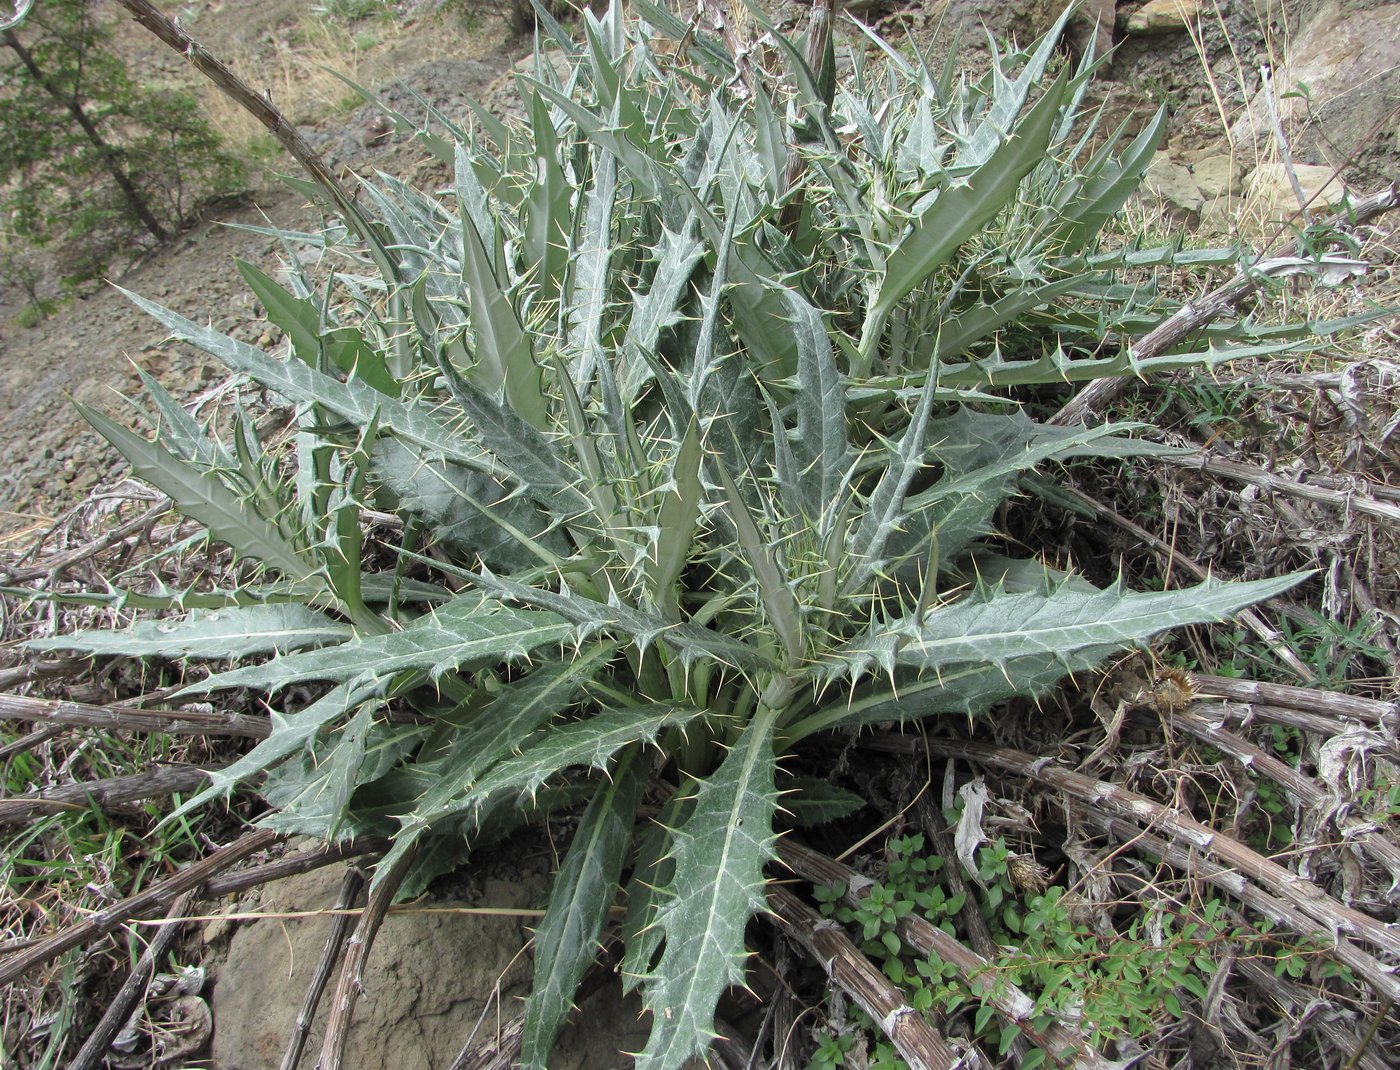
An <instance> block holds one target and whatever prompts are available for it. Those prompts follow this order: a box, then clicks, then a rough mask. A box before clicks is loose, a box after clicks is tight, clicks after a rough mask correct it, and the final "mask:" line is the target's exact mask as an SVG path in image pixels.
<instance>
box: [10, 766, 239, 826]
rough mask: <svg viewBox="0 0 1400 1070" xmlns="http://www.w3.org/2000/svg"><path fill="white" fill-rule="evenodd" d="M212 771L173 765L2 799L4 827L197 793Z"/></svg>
mask: <svg viewBox="0 0 1400 1070" xmlns="http://www.w3.org/2000/svg"><path fill="white" fill-rule="evenodd" d="M212 771H213V770H210V769H204V768H201V767H199V766H196V765H171V766H166V767H164V768H160V769H147V770H146V771H145V772H144V773H133V774H131V775H130V776H113V777H106V778H104V779H102V780H90V781H86V782H84V783H78V784H65V785H64V786H63V787H61V788H43V789H41V790H39V791H34V792H29V793H28V794H26V795H20V796H17V797H16V798H13V799H0V825H15V824H19V823H20V822H23V821H32V820H34V818H36V817H42V816H44V815H45V814H53V813H58V812H60V811H63V810H86V809H87V808H88V807H89V806H91V805H93V804H94V803H96V804H97V806H98V808H99V809H103V810H106V809H111V808H114V807H119V806H121V805H122V804H123V803H130V802H135V801H136V800H138V799H149V798H152V797H154V796H157V795H174V794H175V793H176V792H181V791H194V790H195V789H196V788H201V787H203V786H204V785H205V783H206V782H207V781H208V779H209V774H210V772H212Z"/></svg>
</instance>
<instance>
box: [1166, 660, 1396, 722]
mask: <svg viewBox="0 0 1400 1070" xmlns="http://www.w3.org/2000/svg"><path fill="white" fill-rule="evenodd" d="M1190 680H1191V687H1192V689H1193V690H1194V691H1195V692H1196V693H1197V694H1200V695H1214V696H1215V697H1216V698H1224V699H1229V700H1230V701H1231V702H1257V703H1262V704H1264V705H1268V706H1285V707H1287V708H1288V709H1292V710H1304V711H1307V712H1311V713H1320V714H1322V715H1324V716H1327V717H1340V718H1342V719H1343V720H1347V721H1356V722H1359V723H1360V724H1363V725H1368V726H1374V725H1385V724H1387V723H1393V722H1395V721H1396V719H1397V718H1400V703H1397V702H1381V701H1379V700H1378V699H1373V698H1362V697H1361V696H1359V695H1345V694H1342V693H1341V692H1340V691H1320V690H1315V689H1313V688H1310V687H1293V686H1291V685H1289V684H1267V683H1260V682H1259V681H1257V680H1236V679H1233V678H1231V677H1227V676H1209V675H1206V674H1204V673H1191V674H1190Z"/></svg>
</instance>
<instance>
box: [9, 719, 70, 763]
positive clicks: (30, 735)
mask: <svg viewBox="0 0 1400 1070" xmlns="http://www.w3.org/2000/svg"><path fill="white" fill-rule="evenodd" d="M61 735H63V729H61V728H54V727H52V726H49V727H47V728H36V729H34V731H32V732H26V733H25V734H24V735H22V736H20V737H19V739H16V740H12V741H11V742H9V743H6V744H5V745H4V746H3V747H0V762H8V761H9V760H10V759H11V758H13V757H14V756H15V755H16V754H23V753H25V752H26V751H31V750H33V749H34V748H35V747H38V746H40V745H41V744H44V743H47V742H48V741H49V740H51V739H53V738H54V737H55V736H61Z"/></svg>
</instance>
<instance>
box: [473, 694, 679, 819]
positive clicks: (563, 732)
mask: <svg viewBox="0 0 1400 1070" xmlns="http://www.w3.org/2000/svg"><path fill="white" fill-rule="evenodd" d="M704 716H707V712H706V711H705V710H701V709H697V708H696V707H694V706H684V705H680V704H677V703H673V702H652V703H646V704H644V705H640V706H624V707H620V708H617V709H601V710H599V711H598V712H597V713H595V714H594V715H593V716H591V717H588V718H585V719H584V720H581V721H570V722H568V723H567V724H561V725H556V726H554V727H552V728H551V729H550V730H549V731H548V732H546V733H543V734H542V735H540V736H539V737H538V738H537V740H536V741H535V742H534V743H532V744H529V745H527V746H525V747H524V748H523V749H522V750H521V751H520V753H519V754H516V755H513V756H511V757H509V758H505V759H503V760H502V761H500V762H497V763H496V764H495V765H494V766H492V767H491V769H489V770H488V771H487V772H486V774H485V775H484V776H482V778H481V779H480V780H479V781H478V782H477V788H476V796H477V798H479V799H482V800H484V799H486V798H488V797H489V796H491V795H493V794H496V793H501V794H506V793H509V794H511V795H513V796H517V797H520V798H522V799H524V798H529V797H531V796H533V795H534V794H535V793H536V792H537V791H539V789H540V788H541V786H543V784H544V782H545V781H546V780H548V779H549V778H550V777H552V776H555V775H556V774H558V773H561V772H563V771H564V770H565V769H571V768H573V767H575V766H582V767H584V768H586V769H596V770H599V771H601V770H603V769H605V768H606V767H607V764H608V761H609V760H610V759H611V758H612V756H613V755H614V754H616V753H617V752H618V751H620V750H622V749H623V748H624V747H627V746H630V745H631V744H633V743H638V742H644V741H645V742H650V741H651V740H653V739H655V738H656V735H657V733H658V732H660V731H661V730H662V729H664V728H670V727H672V726H680V725H685V724H688V723H690V722H691V721H694V720H695V719H697V718H699V717H704Z"/></svg>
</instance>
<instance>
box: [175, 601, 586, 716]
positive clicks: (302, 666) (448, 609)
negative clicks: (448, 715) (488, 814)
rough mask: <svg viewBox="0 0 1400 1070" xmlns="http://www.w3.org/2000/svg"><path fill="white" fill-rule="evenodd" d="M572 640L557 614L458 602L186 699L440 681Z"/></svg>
mask: <svg viewBox="0 0 1400 1070" xmlns="http://www.w3.org/2000/svg"><path fill="white" fill-rule="evenodd" d="M573 633H574V628H573V626H572V625H570V624H568V623H566V622H565V621H564V620H562V619H561V618H559V617H557V616H555V615H554V614H553V613H545V612H541V611H539V610H529V609H508V608H506V607H504V606H494V605H493V604H492V603H490V602H484V601H483V600H481V599H479V598H476V597H460V598H457V599H455V600H454V601H452V602H449V603H448V604H446V605H443V606H439V607H438V608H436V609H434V610H432V611H431V612H429V613H426V614H424V615H423V616H421V617H419V618H418V619H417V620H415V621H414V622H413V623H412V624H410V625H409V626H408V627H407V628H405V629H403V631H399V632H391V633H389V634H387V635H371V636H367V637H363V638H355V639H352V640H350V641H349V642H345V643H341V644H340V645H338V646H333V647H325V648H323V649H321V650H312V651H306V652H303V653H298V654H288V655H286V656H285V657H281V658H274V659H273V660H272V661H268V662H265V663H263V664H261V665H248V666H245V667H244V668H241V669H231V670H229V671H228V672H222V673H215V674H214V675H213V676H210V677H209V678H208V679H207V680H201V681H200V682H199V683H196V684H191V685H190V686H189V687H188V688H186V693H189V692H203V691H221V690H225V689H227V688H230V687H256V688H261V689H263V690H266V691H277V690H280V689H281V688H284V687H287V686H289V685H291V684H294V683H299V682H301V681H303V680H332V681H336V682H337V683H346V684H349V685H350V686H351V687H355V688H362V687H365V686H368V685H372V684H376V683H378V682H381V681H386V680H389V679H391V678H392V677H394V676H395V675H397V674H398V673H401V672H405V671H409V670H413V671H417V672H423V673H427V674H428V676H429V677H431V678H437V677H439V676H441V675H442V674H443V673H445V672H447V671H449V670H451V669H455V668H457V667H458V666H461V665H470V664H471V663H473V662H476V661H483V660H485V661H490V662H495V661H502V660H506V659H512V658H523V657H525V656H527V655H528V654H529V653H530V652H531V651H532V650H536V649H538V648H539V647H541V646H544V645H545V644H547V643H562V642H565V641H566V640H568V639H569V638H571V637H572V636H573Z"/></svg>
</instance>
